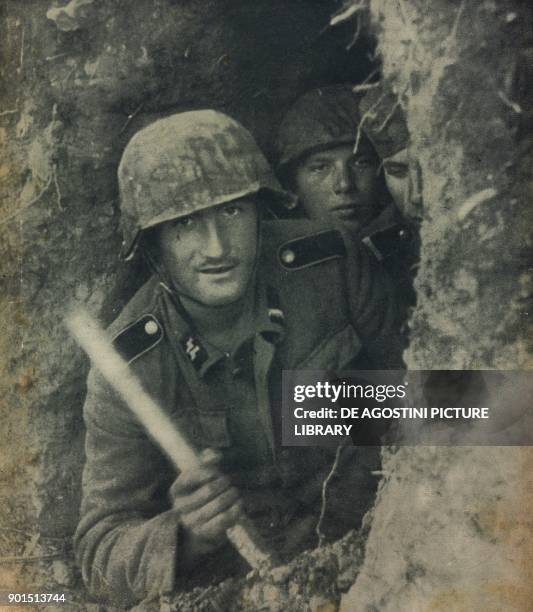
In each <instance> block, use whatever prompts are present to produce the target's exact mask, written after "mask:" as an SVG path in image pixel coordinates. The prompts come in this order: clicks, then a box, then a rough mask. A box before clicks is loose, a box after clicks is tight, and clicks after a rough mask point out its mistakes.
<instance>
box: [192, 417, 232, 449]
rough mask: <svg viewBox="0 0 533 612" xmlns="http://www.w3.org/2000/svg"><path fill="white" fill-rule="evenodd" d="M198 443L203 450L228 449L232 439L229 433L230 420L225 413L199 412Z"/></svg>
mask: <svg viewBox="0 0 533 612" xmlns="http://www.w3.org/2000/svg"><path fill="white" fill-rule="evenodd" d="M196 418H197V421H198V431H197V443H198V445H199V446H200V447H201V448H206V447H210V448H228V447H229V446H231V438H230V435H229V431H228V418H227V416H226V413H225V412H224V411H219V410H216V411H214V410H198V411H197V412H196Z"/></svg>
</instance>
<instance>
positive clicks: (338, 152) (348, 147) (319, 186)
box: [294, 140, 380, 231]
mask: <svg viewBox="0 0 533 612" xmlns="http://www.w3.org/2000/svg"><path fill="white" fill-rule="evenodd" d="M353 148H354V147H353V144H345V145H344V144H343V145H338V146H335V147H331V148H328V149H324V150H321V151H318V152H315V153H311V154H310V155H308V156H307V157H305V158H304V159H303V160H302V161H301V162H300V163H299V165H298V166H297V168H296V172H295V176H294V189H295V191H296V194H297V196H298V199H299V201H300V203H301V205H302V206H303V208H304V209H305V212H306V214H307V216H308V217H310V218H311V219H324V220H333V221H336V222H340V223H342V225H344V226H345V227H347V228H348V229H349V230H354V231H355V230H357V229H358V228H359V227H360V226H363V225H365V224H367V223H368V222H370V221H371V220H372V219H373V218H374V217H375V216H376V214H377V212H378V210H379V207H380V202H379V195H380V177H379V167H380V163H379V158H378V157H377V155H376V153H375V151H374V149H373V147H372V145H371V144H370V143H369V142H368V141H366V140H362V141H361V142H360V144H359V146H358V150H357V152H356V153H354V151H353Z"/></svg>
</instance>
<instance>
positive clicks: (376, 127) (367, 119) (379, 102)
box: [359, 84, 409, 159]
mask: <svg viewBox="0 0 533 612" xmlns="http://www.w3.org/2000/svg"><path fill="white" fill-rule="evenodd" d="M359 110H360V112H361V129H362V130H363V132H364V133H365V134H366V135H367V136H368V138H369V139H370V141H371V142H372V144H373V145H374V148H375V149H376V151H377V153H378V155H379V156H380V157H381V158H382V159H384V158H387V157H391V155H395V154H396V153H398V152H399V151H401V150H402V149H405V148H406V147H407V145H408V144H409V132H408V130H407V123H406V122H405V116H404V114H403V110H402V108H401V106H400V101H399V100H398V97H397V96H396V95H395V94H394V93H393V91H392V89H390V88H389V87H387V86H385V85H382V84H379V85H378V86H377V87H374V88H373V89H371V90H369V91H368V93H367V94H366V95H365V97H364V98H363V99H362V100H361V104H360V107H359Z"/></svg>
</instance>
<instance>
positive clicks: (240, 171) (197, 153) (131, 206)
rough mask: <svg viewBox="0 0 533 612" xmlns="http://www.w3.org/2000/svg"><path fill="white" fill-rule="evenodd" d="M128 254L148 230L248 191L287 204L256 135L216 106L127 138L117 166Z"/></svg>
mask: <svg viewBox="0 0 533 612" xmlns="http://www.w3.org/2000/svg"><path fill="white" fill-rule="evenodd" d="M118 181H119V189H120V205H121V228H122V232H123V236H124V242H123V256H124V258H125V259H130V258H131V257H132V256H133V254H134V253H135V248H136V246H137V244H138V241H139V237H140V235H141V233H142V232H143V231H144V230H147V229H149V228H151V227H155V226H156V225H159V224H160V223H164V222H166V221H171V220H173V219H177V218H179V217H183V216H186V215H190V214H191V213H194V212H196V211H199V210H203V209H205V208H209V207H211V206H216V205H218V204H223V203H225V202H229V201H231V200H235V199H237V198H241V197H244V196H247V195H252V194H260V193H262V192H265V193H267V194H268V195H269V196H270V198H271V199H273V200H274V202H275V201H279V203H281V204H284V205H287V204H288V203H290V202H291V201H292V198H291V196H289V194H287V193H286V192H285V191H283V190H282V188H281V186H280V185H279V183H278V181H277V179H276V178H275V176H274V174H273V171H272V169H271V168H270V166H269V164H268V162H267V160H266V159H265V157H264V156H263V154H262V153H261V151H260V150H259V147H258V146H257V144H256V143H255V140H254V139H253V137H252V135H251V134H250V132H248V130H246V129H245V128H244V127H243V126H242V125H240V124H239V123H238V122H237V121H235V120H234V119H232V118H231V117H228V116H227V115H224V114H223V113H220V112H217V111H214V110H199V111H189V112H184V113H178V114H175V115H172V116H170V117H166V118H164V119H160V120H158V121H156V122H155V123H153V124H151V125H149V126H148V127H145V128H144V129H142V130H141V131H139V132H138V133H137V134H136V135H135V136H134V137H133V138H132V139H131V140H130V142H129V143H128V145H127V146H126V149H125V150H124V153H123V155H122V159H121V161H120V165H119V169H118Z"/></svg>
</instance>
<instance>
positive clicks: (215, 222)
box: [158, 198, 258, 306]
mask: <svg viewBox="0 0 533 612" xmlns="http://www.w3.org/2000/svg"><path fill="white" fill-rule="evenodd" d="M257 223H258V214H257V206H256V203H255V202H254V200H253V199H252V198H240V199H238V200H233V201H232V202H229V203H226V204H220V205H219V206H214V207H212V208H208V209H206V210H202V211H199V212H197V213H194V214H192V215H188V216H186V217H181V218H179V219H176V220H175V221H171V222H169V223H164V224H162V226H161V228H160V229H159V233H158V246H159V253H160V257H161V260H162V263H163V265H164V267H165V270H166V271H167V273H168V274H169V275H170V277H171V279H172V282H173V284H174V288H175V289H176V290H177V291H178V293H180V294H181V295H183V296H186V297H188V298H190V299H192V300H194V301H196V302H199V303H201V304H204V305H206V306H224V305H227V304H231V303H233V302H235V301H237V300H239V299H240V298H242V297H243V296H244V294H245V292H246V288H247V286H248V283H249V281H250V277H251V275H252V273H253V269H254V264H255V259H256V254H257V233H258V232H257Z"/></svg>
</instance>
